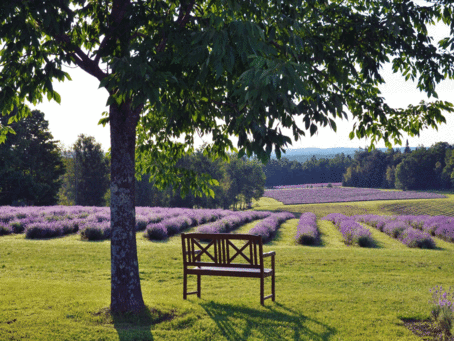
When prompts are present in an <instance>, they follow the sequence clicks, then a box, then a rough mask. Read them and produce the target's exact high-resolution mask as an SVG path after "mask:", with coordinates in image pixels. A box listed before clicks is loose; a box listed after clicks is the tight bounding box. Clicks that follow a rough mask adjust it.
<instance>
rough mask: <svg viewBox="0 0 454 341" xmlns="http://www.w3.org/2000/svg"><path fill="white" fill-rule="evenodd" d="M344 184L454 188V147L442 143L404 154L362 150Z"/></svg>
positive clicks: (399, 187) (406, 151)
mask: <svg viewBox="0 0 454 341" xmlns="http://www.w3.org/2000/svg"><path fill="white" fill-rule="evenodd" d="M342 184H343V185H344V186H352V187H371V188H396V189H403V190H428V189H452V188H454V146H453V145H450V144H449V143H447V142H439V143H436V144H434V145H432V146H431V147H429V148H426V147H424V146H419V147H417V148H416V149H415V150H411V149H410V148H409V147H408V142H407V146H406V148H405V149H404V151H403V152H402V151H400V150H399V149H389V150H388V151H386V152H382V151H380V150H374V151H371V152H368V151H366V150H360V151H357V152H356V153H355V156H354V158H353V162H352V164H351V165H350V166H349V167H348V168H347V170H346V172H345V174H344V176H343V180H342Z"/></svg>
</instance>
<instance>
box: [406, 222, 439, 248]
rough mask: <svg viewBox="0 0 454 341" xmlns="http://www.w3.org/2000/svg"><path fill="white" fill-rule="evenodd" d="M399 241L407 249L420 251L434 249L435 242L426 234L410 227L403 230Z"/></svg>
mask: <svg viewBox="0 0 454 341" xmlns="http://www.w3.org/2000/svg"><path fill="white" fill-rule="evenodd" d="M399 239H400V240H401V241H402V243H404V244H405V245H407V246H408V247H413V248H416V247H417V248H420V249H435V242H434V241H433V239H432V238H430V235H429V234H428V233H425V232H422V231H420V230H416V229H414V228H412V227H409V228H407V229H406V230H404V231H403V232H402V233H401V235H400V236H399Z"/></svg>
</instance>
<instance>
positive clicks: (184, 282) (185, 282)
mask: <svg viewBox="0 0 454 341" xmlns="http://www.w3.org/2000/svg"><path fill="white" fill-rule="evenodd" d="M187 292H188V275H187V274H184V275H183V299H184V300H185V299H186V297H187Z"/></svg>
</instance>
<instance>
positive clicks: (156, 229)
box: [144, 223, 169, 240]
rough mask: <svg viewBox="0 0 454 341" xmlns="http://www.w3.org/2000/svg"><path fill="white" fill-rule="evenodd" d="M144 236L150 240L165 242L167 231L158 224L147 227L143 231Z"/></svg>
mask: <svg viewBox="0 0 454 341" xmlns="http://www.w3.org/2000/svg"><path fill="white" fill-rule="evenodd" d="M144 236H145V238H148V239H150V240H165V239H167V238H169V236H168V234H167V229H166V228H165V226H163V225H162V224H160V223H157V224H153V225H149V226H148V227H147V229H146V230H145V233H144Z"/></svg>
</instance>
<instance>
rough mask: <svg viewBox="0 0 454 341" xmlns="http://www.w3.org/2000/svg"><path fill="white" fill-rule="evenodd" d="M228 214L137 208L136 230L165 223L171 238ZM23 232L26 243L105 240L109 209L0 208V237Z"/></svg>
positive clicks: (108, 227)
mask: <svg viewBox="0 0 454 341" xmlns="http://www.w3.org/2000/svg"><path fill="white" fill-rule="evenodd" d="M231 213H232V212H231V211H228V210H205V209H198V210H196V209H194V210H193V209H184V208H163V207H152V208H148V207H137V208H136V230H137V231H143V230H145V229H146V228H147V227H148V226H150V225H153V224H156V223H160V222H168V224H167V225H166V226H167V227H168V228H169V230H170V231H169V233H168V234H170V235H171V234H174V233H177V232H178V231H179V230H182V229H184V228H187V227H189V226H195V225H198V224H204V223H206V222H209V221H214V220H217V219H219V218H221V217H223V216H225V215H228V214H231ZM172 223H173V224H172ZM23 232H25V236H26V238H30V239H37V238H40V239H44V238H53V237H59V236H63V235H67V234H71V233H76V232H78V233H79V234H80V235H81V238H82V239H88V240H102V239H108V238H110V234H111V231H110V209H109V208H108V207H83V206H71V207H66V206H49V207H24V208H17V207H8V206H4V207H0V235H5V234H11V233H23Z"/></svg>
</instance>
